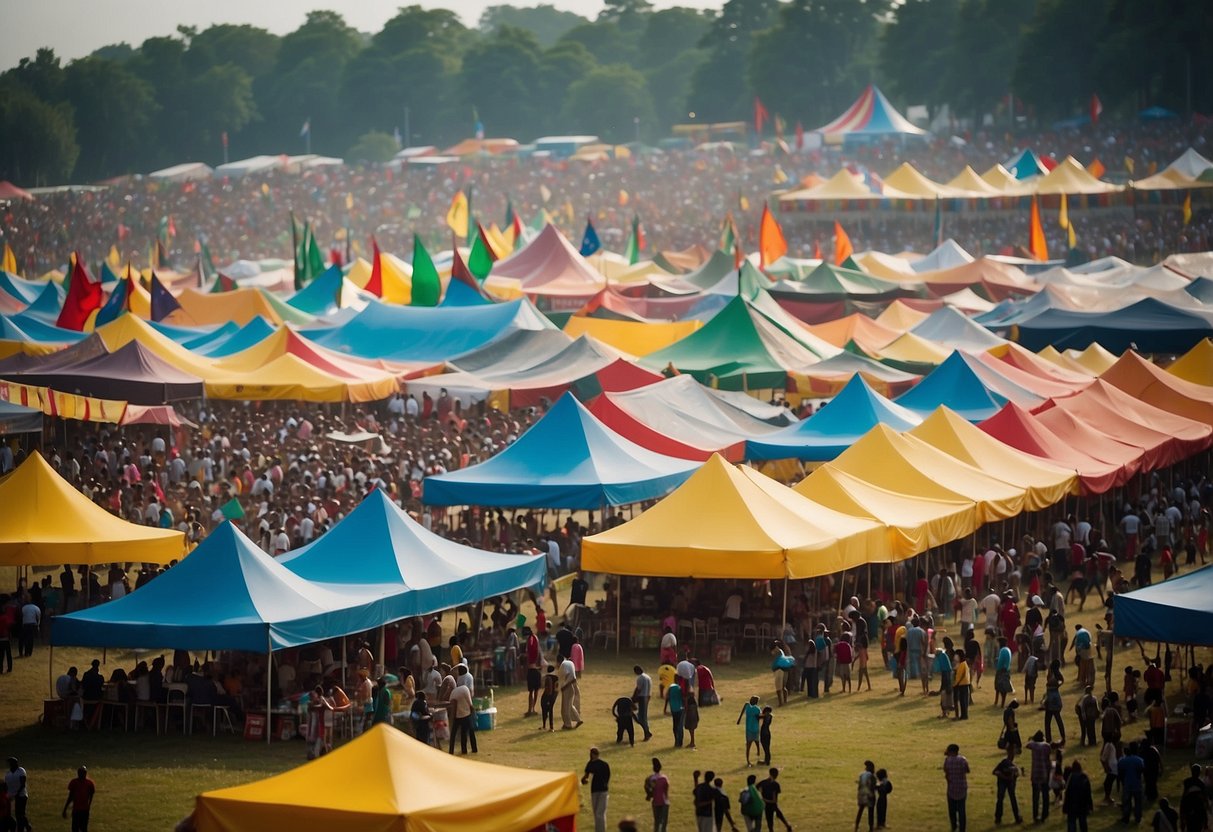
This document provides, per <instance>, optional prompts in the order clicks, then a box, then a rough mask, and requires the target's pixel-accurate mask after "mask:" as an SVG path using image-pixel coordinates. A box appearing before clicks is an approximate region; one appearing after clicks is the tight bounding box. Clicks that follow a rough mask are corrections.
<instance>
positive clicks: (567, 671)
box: [558, 653, 582, 731]
mask: <svg viewBox="0 0 1213 832" xmlns="http://www.w3.org/2000/svg"><path fill="white" fill-rule="evenodd" d="M558 661H559V662H560V719H561V722H562V723H563V724H562V725H561V726H560V727H561V728H562V729H563V730H565V731H571V730H573V729H574V728H580V727H581V724H582V723H581V691H580V689H579V688H578V687H577V666H576V665H574V664H573V661H572V659H570V658H569V657H568V656H566V655H564V654H563V653H562V654H561V655H560V657H559V659H558Z"/></svg>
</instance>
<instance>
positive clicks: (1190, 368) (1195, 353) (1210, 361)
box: [1109, 338, 1213, 386]
mask: <svg viewBox="0 0 1213 832" xmlns="http://www.w3.org/2000/svg"><path fill="white" fill-rule="evenodd" d="M1113 363H1115V359H1113ZM1109 366H1110V365H1109ZM1167 372H1168V373H1170V374H1171V375H1174V376H1178V377H1179V378H1182V379H1183V380H1184V381H1191V382H1193V383H1195V384H1204V385H1206V386H1210V385H1213V341H1210V340H1209V339H1208V338H1204V339H1202V340H1201V342H1200V343H1199V344H1197V345H1196V346H1194V347H1193V348H1192V349H1190V350H1188V351H1187V352H1186V353H1184V354H1183V355H1181V356H1180V357H1179V358H1177V359H1175V363H1173V364H1172V365H1171V366H1170V367H1168V368H1167Z"/></svg>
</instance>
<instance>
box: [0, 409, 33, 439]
mask: <svg viewBox="0 0 1213 832" xmlns="http://www.w3.org/2000/svg"><path fill="white" fill-rule="evenodd" d="M14 433H42V411H41V410H35V409H34V408H32V407H22V406H21V405H19V404H10V403H9V402H5V401H0V434H3V435H6V436H7V435H10V434H14Z"/></svg>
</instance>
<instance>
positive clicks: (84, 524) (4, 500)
mask: <svg viewBox="0 0 1213 832" xmlns="http://www.w3.org/2000/svg"><path fill="white" fill-rule="evenodd" d="M183 554H185V537H184V535H182V534H181V532H179V531H175V530H173V529H156V528H151V527H148V526H137V525H135V524H134V523H128V522H126V521H125V520H123V519H122V518H120V517H115V516H114V515H112V514H110V513H109V512H108V511H106V510H105V509H103V508H102V507H101V506H99V505H97V504H96V503H94V502H92V501H91V500H89V499H88V498H87V497H85V496H84V495H83V494H81V493H80V492H79V491H77V490H76V489H75V488H72V486H71V484H69V483H68V482H67V481H66V480H64V479H63V478H62V477H60V476H59V475H58V474H57V473H55V470H54V469H53V468H51V466H50V464H49V463H47V461H46V460H45V459H43V458H42V455H41V454H40V453H38V452H37V451H34V452H33V453H32V454H31V455H30V456H29V458H28V459H26V460H25V462H23V463H21V465H20V466H18V468H17V470H15V471H13V472H12V473H11V474H9V475H8V476H6V477H5V478H4V479H2V480H0V564H3V565H5V566H60V565H61V564H64V563H85V564H98V563H112V562H114V561H147V562H149V563H168V562H169V561H170V560H173V559H175V558H179V557H181V556H182V555H183Z"/></svg>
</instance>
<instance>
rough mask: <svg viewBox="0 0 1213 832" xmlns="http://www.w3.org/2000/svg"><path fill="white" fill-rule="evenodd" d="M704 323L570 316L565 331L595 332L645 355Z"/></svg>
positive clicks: (570, 333) (624, 349)
mask: <svg viewBox="0 0 1213 832" xmlns="http://www.w3.org/2000/svg"><path fill="white" fill-rule="evenodd" d="M701 326H703V322H702V321H670V322H662V323H656V322H654V323H645V322H643V321H613V320H610V319H607V318H582V317H579V316H577V315H574V316H573V317H571V318H569V320H568V323H566V324H565V325H564V331H565V333H566V334H567V335H568V336H569V337H570V338H578V337H580V336H582V335H592V336H594V337H595V338H597V339H598V340H599V341H602V342H603V343H604V344H610V345H611V346H612V347H614V348H615V349H617V350H621V351H622V352H626V353H628V354H629V355H635V356H638V357H640V356H645V355H648V354H649V353H651V352H657V350H661V349H665V348H666V347H668V346H669V345H670V344H673V343H674V342H675V341H681V340H682V339H683V338H685V337H687V336H688V335H690V334H691V333H692V332H694V331H695V330H697V329H699V328H700V327H701Z"/></svg>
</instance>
